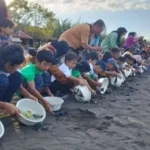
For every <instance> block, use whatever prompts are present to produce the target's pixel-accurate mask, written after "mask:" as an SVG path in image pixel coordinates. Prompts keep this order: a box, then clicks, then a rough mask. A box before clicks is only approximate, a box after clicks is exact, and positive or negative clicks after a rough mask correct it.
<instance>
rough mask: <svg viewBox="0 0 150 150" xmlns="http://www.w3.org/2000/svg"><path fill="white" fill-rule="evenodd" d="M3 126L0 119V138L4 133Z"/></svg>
mask: <svg viewBox="0 0 150 150" xmlns="http://www.w3.org/2000/svg"><path fill="white" fill-rule="evenodd" d="M4 131H5V130H4V126H3V124H2V122H1V121H0V138H1V137H2V136H3V135H4Z"/></svg>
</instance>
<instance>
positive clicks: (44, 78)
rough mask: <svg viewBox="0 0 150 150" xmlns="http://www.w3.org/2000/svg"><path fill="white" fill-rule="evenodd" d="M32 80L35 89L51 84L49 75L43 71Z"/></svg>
mask: <svg viewBox="0 0 150 150" xmlns="http://www.w3.org/2000/svg"><path fill="white" fill-rule="evenodd" d="M34 82H35V88H36V89H37V90H40V89H42V88H44V87H49V86H50V85H51V75H50V74H49V73H48V72H46V71H45V72H44V73H43V74H42V75H36V77H35V80H34Z"/></svg>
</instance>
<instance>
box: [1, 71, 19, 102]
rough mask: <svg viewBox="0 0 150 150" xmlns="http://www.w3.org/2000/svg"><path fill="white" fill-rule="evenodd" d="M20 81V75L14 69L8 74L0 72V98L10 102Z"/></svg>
mask: <svg viewBox="0 0 150 150" xmlns="http://www.w3.org/2000/svg"><path fill="white" fill-rule="evenodd" d="M21 83H22V75H21V74H20V73H19V72H18V71H16V72H15V73H13V74H11V75H10V76H8V77H7V76H6V75H4V74H0V100H1V101H5V102H10V101H11V100H12V97H13V95H14V94H15V93H16V92H17V90H18V89H19V87H20V85H21Z"/></svg>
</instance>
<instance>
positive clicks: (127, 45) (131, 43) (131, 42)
mask: <svg viewBox="0 0 150 150" xmlns="http://www.w3.org/2000/svg"><path fill="white" fill-rule="evenodd" d="M136 35H137V34H136V32H130V33H129V35H128V38H127V39H126V41H125V44H124V48H125V49H126V50H129V48H130V47H132V46H135V44H136V43H137V40H136Z"/></svg>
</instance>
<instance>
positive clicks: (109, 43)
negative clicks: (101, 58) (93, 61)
mask: <svg viewBox="0 0 150 150" xmlns="http://www.w3.org/2000/svg"><path fill="white" fill-rule="evenodd" d="M126 33H127V30H126V29H125V28H124V27H120V28H118V29H117V30H116V31H113V32H111V33H110V34H108V35H107V36H106V37H105V39H104V40H103V42H102V44H101V47H102V48H103V51H102V52H103V53H105V52H107V51H111V49H112V48H118V49H119V50H121V51H123V50H124V49H123V48H121V45H120V40H121V37H123V36H124V35H125V34H126Z"/></svg>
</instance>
